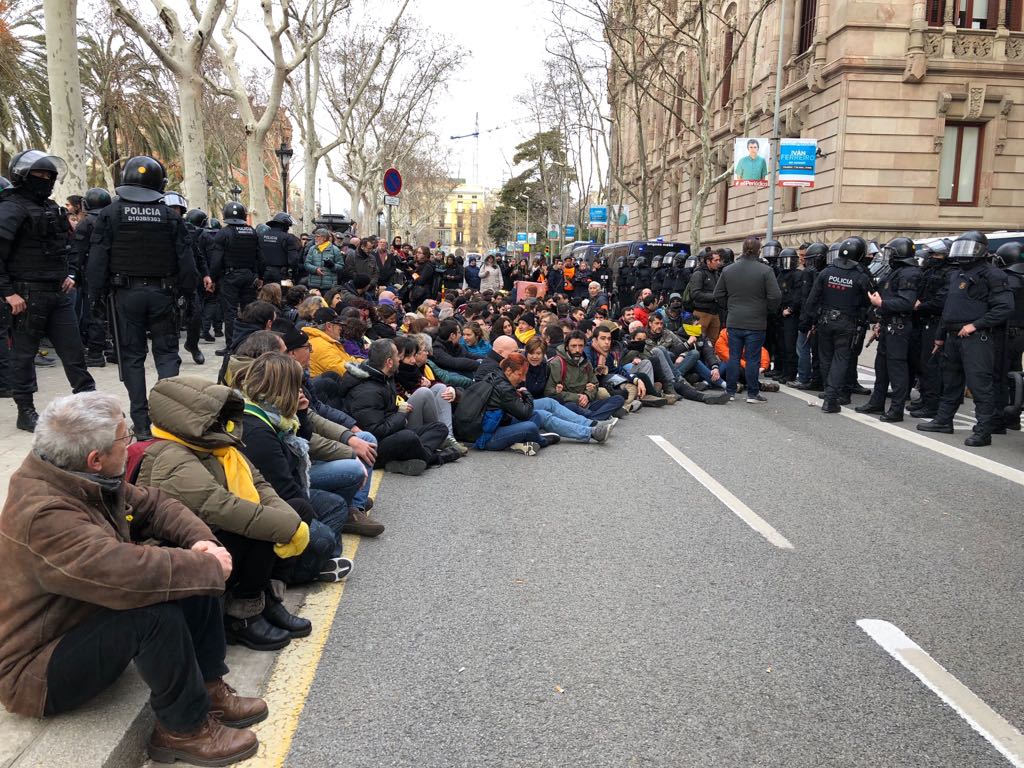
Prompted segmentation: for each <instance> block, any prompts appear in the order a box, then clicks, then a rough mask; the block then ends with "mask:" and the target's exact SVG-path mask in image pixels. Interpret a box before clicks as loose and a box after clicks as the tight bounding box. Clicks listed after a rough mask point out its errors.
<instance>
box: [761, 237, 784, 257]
mask: <svg viewBox="0 0 1024 768" xmlns="http://www.w3.org/2000/svg"><path fill="white" fill-rule="evenodd" d="M781 252H782V243H780V242H779V241H778V240H765V241H764V243H762V244H761V258H763V259H767V260H768V261H772V260H774V259H777V258H778V257H779V254H780V253H781Z"/></svg>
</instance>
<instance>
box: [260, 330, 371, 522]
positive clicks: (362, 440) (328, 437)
mask: <svg viewBox="0 0 1024 768" xmlns="http://www.w3.org/2000/svg"><path fill="white" fill-rule="evenodd" d="M274 326H275V327H274V330H275V331H276V332H278V333H279V334H280V339H281V343H282V344H283V350H282V349H275V350H274V351H284V352H285V353H286V354H287V355H288V356H289V357H291V358H292V359H293V360H295V361H296V362H298V364H299V365H300V366H301V367H302V394H303V397H305V398H306V400H307V401H308V402H309V408H308V409H307V411H306V414H307V417H308V419H309V422H310V424H311V425H312V427H313V436H312V437H311V438H310V441H309V456H310V458H311V459H312V460H313V466H312V467H311V468H310V472H309V477H310V484H311V485H312V486H313V488H316V489H320V490H325V491H333V490H334V489H335V488H339V487H340V488H344V487H346V486H348V485H349V484H350V482H351V481H352V477H353V476H354V475H355V474H358V473H357V472H355V471H354V469H355V468H352V467H350V465H347V464H337V463H335V462H336V461H338V460H345V459H352V458H355V459H358V460H359V462H360V463H361V464H362V465H363V469H364V470H365V472H364V474H365V476H366V481H365V482H364V483H363V486H362V487H361V488H360V489H359V490H358V491H356V494H355V496H354V497H353V498H352V500H351V503H350V504H349V519H348V523H349V524H352V523H358V522H361V521H362V516H360V515H356V514H355V512H354V510H358V511H359V512H368V511H369V510H370V509H371V508H372V507H373V500H372V499H370V498H369V494H370V486H371V483H372V479H373V464H374V462H375V461H376V460H377V438H375V437H374V436H373V435H372V434H370V433H369V432H364V431H363V430H361V429H360V428H359V427H358V425H357V424H356V420H355V419H353V418H352V417H351V416H349V415H348V414H347V413H345V412H344V411H341V410H338V409H336V408H334V407H332V406H330V405H328V404H327V403H325V402H322V401H321V400H320V399H319V396H318V391H327V392H329V393H334V392H335V391H336V390H340V388H341V379H340V378H338V377H335V375H334V374H331V373H325V374H324V375H323V376H320V377H319V378H318V379H317V380H316V381H313V380H312V379H310V378H309V342H308V340H307V339H306V336H305V334H303V333H302V332H301V331H298V330H297V329H295V328H294V327H289V326H288V324H287V323H282V322H281V321H280V320H279V321H277V323H275V324H274ZM265 351H270V350H265ZM257 356H258V355H257ZM317 384H319V385H320V386H318V387H315V388H314V385H317ZM327 385H330V386H327ZM340 399H341V398H340V397H339V400H340ZM350 470H352V471H350ZM373 525H377V523H373ZM364 527H365V526H364ZM380 530H381V531H383V526H381V527H380ZM362 535H367V534H362Z"/></svg>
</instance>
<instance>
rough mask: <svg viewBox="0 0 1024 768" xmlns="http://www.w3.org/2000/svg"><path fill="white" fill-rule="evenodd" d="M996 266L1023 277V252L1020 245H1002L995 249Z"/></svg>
mask: <svg viewBox="0 0 1024 768" xmlns="http://www.w3.org/2000/svg"><path fill="white" fill-rule="evenodd" d="M996 264H998V265H999V266H1000V267H1002V268H1003V269H1008V270H1009V271H1010V272H1016V273H1017V274H1020V275H1024V251H1022V250H1021V247H1020V243H1003V244H1002V245H1000V246H999V248H997V249H996Z"/></svg>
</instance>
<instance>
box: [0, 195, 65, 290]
mask: <svg viewBox="0 0 1024 768" xmlns="http://www.w3.org/2000/svg"><path fill="white" fill-rule="evenodd" d="M16 220H20V221H21V224H20V226H16V225H14V224H13V222H14V221H16ZM3 223H9V224H10V225H9V226H3V227H2V228H3V229H7V230H10V229H14V230H15V231H16V234H15V236H14V242H13V243H12V245H11V255H10V257H9V258H8V259H7V273H8V274H9V275H10V277H11V280H40V281H48V280H63V279H64V278H65V277H67V276H68V255H69V250H70V248H71V241H70V237H69V232H70V229H69V226H68V214H67V211H65V210H64V209H63V208H62V207H61V206H59V205H57V204H56V203H55V202H53V200H47V201H45V202H43V203H39V202H37V201H36V200H35V199H33V198H32V197H30V196H28V195H23V194H21V193H20V192H19V191H18V190H17V189H7V190H4V191H3V192H0V224H3Z"/></svg>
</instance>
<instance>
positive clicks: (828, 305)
mask: <svg viewBox="0 0 1024 768" xmlns="http://www.w3.org/2000/svg"><path fill="white" fill-rule="evenodd" d="M821 275H822V279H824V281H825V285H824V286H823V287H822V291H821V308H822V309H838V310H839V311H840V312H844V313H846V314H848V315H856V314H857V312H858V311H859V310H860V309H861V307H862V306H863V305H864V301H863V296H864V291H863V288H862V286H863V284H864V278H863V277H862V273H861V271H860V270H859V269H857V268H856V267H853V268H850V269H843V268H842V267H838V266H836V265H834V264H833V265H832V266H830V267H826V268H825V270H824V271H823V272H822V273H821Z"/></svg>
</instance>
